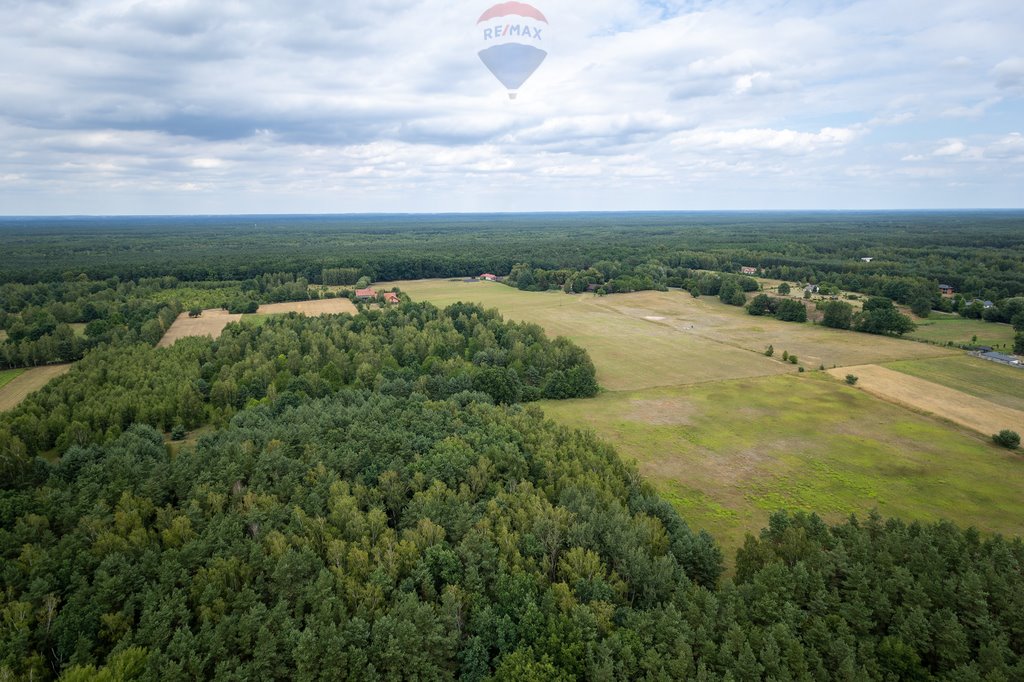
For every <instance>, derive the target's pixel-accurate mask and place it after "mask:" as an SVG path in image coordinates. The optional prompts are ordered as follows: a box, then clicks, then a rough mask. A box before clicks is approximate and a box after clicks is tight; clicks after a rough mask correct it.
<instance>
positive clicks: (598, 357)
mask: <svg viewBox="0 0 1024 682" xmlns="http://www.w3.org/2000/svg"><path fill="white" fill-rule="evenodd" d="M400 287H401V288H402V290H403V291H405V292H406V293H408V294H409V295H410V296H412V298H413V299H414V300H426V301H430V302H432V303H434V304H436V305H439V306H444V305H448V304H450V303H454V302H456V301H466V302H477V303H480V304H482V305H484V306H486V307H494V308H497V309H498V310H499V311H501V313H502V314H504V315H505V316H506V317H508V318H511V319H516V320H525V321H530V322H535V323H537V324H540V325H541V326H543V327H544V328H545V330H546V331H547V332H548V333H549V334H553V335H562V336H566V337H568V338H571V339H572V340H573V341H575V342H577V343H579V344H580V345H581V346H583V347H584V348H586V349H587V351H588V352H589V353H590V355H591V357H592V358H593V360H594V364H595V366H596V367H597V375H598V381H599V382H600V383H601V386H602V387H603V389H604V391H603V392H602V394H601V395H600V396H598V397H597V398H595V399H592V400H576V401H568V402H546V403H544V409H545V411H546V412H547V414H548V415H549V416H550V417H551V418H553V419H555V420H556V421H558V422H560V423H563V424H565V425H568V426H574V427H581V428H591V429H593V430H594V431H596V432H597V433H598V434H599V435H600V436H602V437H603V438H605V439H607V440H608V441H610V442H611V443H613V444H614V445H615V446H616V447H617V448H618V449H619V451H620V452H621V453H622V454H623V455H624V456H625V457H627V458H631V459H635V460H636V461H637V462H638V463H639V466H640V468H641V471H642V472H643V473H644V475H645V476H646V477H647V478H648V479H649V480H650V481H652V482H653V483H654V484H655V485H656V486H657V487H658V488H659V490H660V491H661V492H662V493H663V494H664V495H665V496H666V497H667V498H668V499H670V500H672V502H673V503H674V504H675V505H676V506H677V507H678V508H679V510H680V512H681V513H682V514H683V516H684V518H686V519H687V520H688V521H689V522H690V523H691V524H692V525H693V526H694V527H696V528H700V529H706V530H708V531H710V532H711V533H712V534H713V535H714V536H715V537H716V538H717V539H718V540H719V541H720V542H721V543H722V544H723V546H724V548H725V549H726V554H727V555H729V554H731V552H732V550H734V549H735V548H736V547H738V546H739V545H740V544H742V542H743V538H744V537H745V534H746V533H748V532H751V533H753V532H756V531H757V530H758V529H759V528H761V527H763V526H764V525H765V523H766V521H767V519H768V515H769V514H770V512H772V511H774V510H777V509H781V508H788V509H800V510H808V511H817V512H819V513H822V514H824V515H825V516H828V517H829V518H831V519H834V520H838V519H840V518H842V517H845V516H847V515H848V514H850V513H854V512H856V513H868V512H870V511H871V510H872V509H876V508H877V509H878V510H880V511H881V512H882V513H884V514H891V515H897V516H902V517H904V518H907V519H921V520H931V519H938V518H956V519H957V520H958V521H959V522H960V523H962V524H965V525H966V524H975V525H977V526H978V527H979V528H981V529H984V530H987V531H998V532H1005V533H1012V534H1020V533H1022V532H1024V495H1022V493H1024V477H1022V476H1021V471H1022V470H1024V458H1022V457H1020V456H1017V455H1012V454H1009V453H1007V452H1006V451H1002V450H998V449H996V448H995V447H993V446H992V445H991V444H990V443H989V442H987V441H986V439H984V438H983V437H981V436H979V435H977V434H975V433H973V432H970V431H967V430H962V429H960V428H959V427H956V426H954V425H952V424H950V423H947V422H945V421H942V420H939V419H935V418H933V417H929V416H926V415H921V414H917V413H915V412H912V411H910V410H908V409H906V408H904V407H900V406H898V405H894V404H890V403H887V402H884V401H882V400H880V399H878V398H875V397H872V396H871V395H868V394H867V393H864V392H862V391H857V390H854V389H851V388H849V387H846V386H845V385H843V384H842V383H840V382H837V381H835V380H834V379H832V378H830V377H828V376H826V375H824V374H821V373H818V372H815V371H813V370H816V369H817V368H818V367H819V366H820V365H822V364H824V365H825V366H826V367H832V366H833V365H835V366H838V367H847V366H856V365H864V364H882V363H885V364H886V366H888V367H891V368H892V369H900V370H901V371H904V370H903V369H902V367H904V366H905V367H910V368H913V369H914V371H917V372H930V373H931V375H929V376H923V378H927V379H931V380H933V381H937V379H936V374H937V373H940V372H939V370H941V371H942V372H945V373H947V374H949V373H952V374H953V375H954V376H955V377H958V381H959V382H960V383H958V384H957V385H951V384H947V385H950V386H951V387H953V388H959V389H961V390H967V388H972V390H967V392H969V393H973V394H975V395H979V392H984V395H981V397H986V398H988V399H990V400H995V398H996V396H999V397H1001V403H1002V404H1007V401H1010V403H1013V401H1016V400H1020V399H1021V390H1022V385H1024V382H1022V383H1016V384H1015V383H1013V380H1014V379H1015V377H1013V376H1012V375H1007V374H1005V372H1003V371H1002V370H1004V369H1005V370H1007V371H1010V372H1012V371H1013V370H1009V368H1001V367H998V366H996V365H993V366H992V367H988V365H989V364H990V363H985V362H983V361H977V360H973V359H971V358H966V357H964V355H963V353H962V352H961V351H952V350H949V349H945V348H941V347H938V346H934V345H930V344H923V343H915V342H913V341H909V340H905V339H890V338H884V337H878V336H871V335H868V334H858V333H855V332H844V331H837V330H833V329H828V328H825V327H820V326H814V325H810V324H804V325H799V324H791V323H785V322H779V321H777V320H774V319H768V318H757V317H751V316H750V315H748V314H746V312H745V311H744V310H743V309H741V308H737V307H733V306H727V305H724V304H722V303H721V302H720V301H719V300H718V299H717V298H713V297H702V298H698V299H694V298H693V297H691V296H690V295H689V294H688V293H686V292H680V291H669V292H641V293H636V294H627V295H614V296H607V297H604V298H601V297H597V296H594V295H581V296H569V295H566V294H563V293H561V292H550V293H529V292H521V291H518V290H515V289H512V288H510V287H507V286H504V285H501V284H490V283H472V284H471V283H464V282H461V281H441V280H431V281H417V282H402V283H400ZM958 322H967V323H971V321H969V320H958ZM971 324H973V325H975V326H976V327H977V326H979V325H984V328H985V329H988V330H989V331H997V330H999V328H1000V327H999V326H998V325H992V324H989V323H978V322H974V323H971ZM961 326H963V325H961ZM943 329H945V327H943ZM950 329H952V326H951V327H950ZM972 333H973V332H972ZM968 340H969V338H968ZM768 344H772V345H773V346H774V347H775V349H776V356H775V358H772V359H769V358H767V357H765V356H764V354H763V352H762V351H763V349H764V348H765V346H767V345H768ZM784 350H788V351H789V352H790V353H793V354H796V355H797V356H798V357H800V359H801V364H802V365H804V366H805V367H806V368H808V369H810V370H812V371H810V372H807V373H805V374H797V372H798V368H797V367H795V366H793V365H789V364H785V363H783V362H781V358H780V356H781V355H782V352H783V351H784ZM977 363H981V364H977ZM907 373H908V374H911V373H914V372H913V371H907ZM949 381H952V379H949ZM939 383H946V382H943V381H939ZM986 387H988V388H987V389H986ZM997 402H1000V401H997ZM1011 406H1015V407H1016V406H1018V405H1011Z"/></svg>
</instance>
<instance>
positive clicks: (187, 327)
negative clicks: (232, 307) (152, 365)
mask: <svg viewBox="0 0 1024 682" xmlns="http://www.w3.org/2000/svg"><path fill="white" fill-rule="evenodd" d="M241 319H242V316H241V315H232V314H230V313H228V312H227V311H226V310H222V309H220V310H204V311H203V314H202V316H200V317H189V316H188V313H182V314H181V315H178V319H176V320H175V321H174V324H172V325H171V328H170V329H168V330H167V332H166V333H165V334H164V337H163V338H162V339H160V343H158V344H157V347H158V348H168V347H170V346H173V345H174V342H175V341H177V340H178V339H184V338H188V337H190V336H209V337H210V338H213V339H216V338H218V337H219V336H220V335H221V332H223V331H224V327H227V326H228V325H229V324H231V323H232V322H238V321H239V320H241Z"/></svg>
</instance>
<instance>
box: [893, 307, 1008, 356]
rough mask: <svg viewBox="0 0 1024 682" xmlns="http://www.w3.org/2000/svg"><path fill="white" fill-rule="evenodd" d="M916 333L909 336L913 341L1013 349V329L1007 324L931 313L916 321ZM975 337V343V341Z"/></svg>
mask: <svg viewBox="0 0 1024 682" xmlns="http://www.w3.org/2000/svg"><path fill="white" fill-rule="evenodd" d="M916 324H917V331H915V332H913V333H912V334H911V335H910V336H911V338H913V339H919V340H921V341H929V342H931V343H940V344H945V343H953V344H954V345H963V344H966V345H969V344H973V343H976V344H978V345H981V346H992V347H993V348H995V347H1006V348H1013V337H1014V331H1013V327H1011V326H1010V325H1008V324H996V323H994V322H985V321H983V320H968V319H965V318H963V317H959V316H957V315H943V314H941V313H933V314H932V316H931V317H929V318H927V319H924V320H917V321H916ZM975 337H977V341H975V340H974V339H975Z"/></svg>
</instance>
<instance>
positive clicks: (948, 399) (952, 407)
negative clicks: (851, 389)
mask: <svg viewBox="0 0 1024 682" xmlns="http://www.w3.org/2000/svg"><path fill="white" fill-rule="evenodd" d="M829 374H831V375H832V376H834V377H836V378H839V379H845V378H846V375H847V374H853V375H854V376H856V377H858V378H859V381H858V382H857V388H860V389H862V390H864V391H866V392H868V393H870V394H871V395H873V396H875V397H878V398H881V399H882V400H886V401H888V402H891V403H896V404H898V405H903V406H905V407H910V408H912V409H915V410H919V411H921V412H928V413H929V414H934V415H937V416H939V417H942V418H944V419H948V420H949V421H951V422H954V423H956V424H959V425H961V426H966V427H967V428H969V429H973V430H974V431H978V432H979V433H982V434H984V435H986V436H989V435H992V434H994V433H999V432H1000V431H1002V430H1003V429H1014V430H1017V431H1019V430H1020V428H1021V426H1024V411H1021V410H1014V409H1012V408H1009V407H1004V406H1002V405H997V404H996V403H993V402H991V401H988V400H985V399H983V398H977V397H975V396H972V395H968V394H967V393H964V392H963V391H957V390H955V389H952V388H947V387H945V386H941V385H939V384H936V383H933V382H931V381H925V380H924V379H918V378H917V377H912V376H910V375H909V374H903V373H901V372H896V371H894V370H891V369H886V368H885V367H879V366H877V365H861V366H859V367H843V368H840V369H834V370H831V371H830V372H829Z"/></svg>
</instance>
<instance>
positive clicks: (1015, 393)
mask: <svg viewBox="0 0 1024 682" xmlns="http://www.w3.org/2000/svg"><path fill="white" fill-rule="evenodd" d="M885 367H888V368H889V369H894V370H896V371H897V372H903V373H904V374H909V375H911V376H915V377H918V378H920V379H926V380H927V381H933V382H935V383H937V384H942V385H943V386H948V387H949V388H955V389H956V390H958V391H963V392H964V393H969V394H970V395H973V396H977V397H979V398H984V399H985V400H990V401H992V402H994V403H997V404H999V405H1004V406H1006V407H1012V408H1013V409H1015V410H1024V369H1015V368H1013V367H1007V366H1006V365H1000V364H998V363H995V362H989V361H988V360H980V359H978V358H974V357H971V356H969V355H958V356H954V357H949V358H934V359H930V360H914V361H902V362H892V363H889V364H887V365H885Z"/></svg>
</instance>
